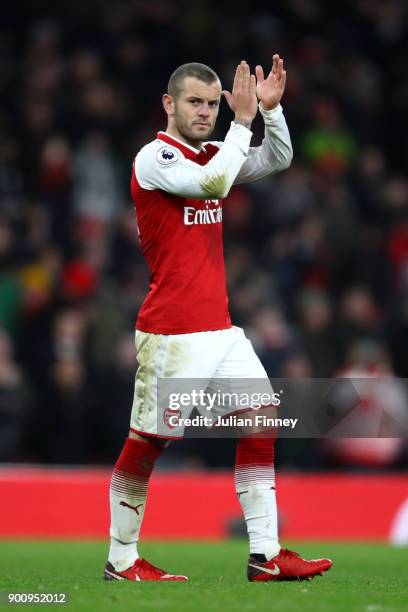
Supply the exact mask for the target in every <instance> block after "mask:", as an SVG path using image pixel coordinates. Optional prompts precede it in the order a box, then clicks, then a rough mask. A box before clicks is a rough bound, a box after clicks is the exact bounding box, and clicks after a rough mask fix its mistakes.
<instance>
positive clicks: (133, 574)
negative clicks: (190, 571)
mask: <svg viewBox="0 0 408 612" xmlns="http://www.w3.org/2000/svg"><path fill="white" fill-rule="evenodd" d="M103 577H104V579H105V580H135V581H136V582H139V581H141V580H163V581H172V582H185V581H186V580H188V578H187V576H176V575H174V574H168V573H167V572H165V571H164V570H162V569H159V568H158V567H156V566H154V565H152V564H151V563H149V562H148V561H146V559H136V561H135V562H134V564H133V565H132V566H131V567H128V568H127V569H125V570H123V571H122V572H117V571H116V570H115V568H114V567H113V565H112V563H109V562H108V563H107V564H106V565H105V571H104V573H103Z"/></svg>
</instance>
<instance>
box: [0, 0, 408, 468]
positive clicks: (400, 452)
mask: <svg viewBox="0 0 408 612" xmlns="http://www.w3.org/2000/svg"><path fill="white" fill-rule="evenodd" d="M407 13H408V5H407V4H406V3H405V2H403V0H357V1H356V2H346V3H344V2H343V3H338V2H323V1H319V0H284V1H283V0H282V1H276V2H273V3H272V2H262V1H261V0H259V1H258V2H257V3H256V5H253V3H250V2H247V1H243V0H234V2H232V1H229V0H226V1H225V2H223V3H216V2H211V1H209V2H194V1H193V2H184V1H174V2H166V1H164V0H149V2H147V1H145V0H123V1H120V0H117V1H115V2H114V1H113V0H87V1H86V2H83V3H73V2H68V0H59V2H57V3H48V2H41V1H39V2H36V3H32V4H29V3H27V4H26V3H24V2H23V3H18V6H17V5H16V7H15V8H14V7H13V5H8V6H7V7H6V9H5V12H4V14H2V23H1V25H0V88H1V96H0V132H1V137H0V461H39V462H55V463H81V462H88V463H89V462H91V463H112V462H113V461H114V460H115V457H116V454H117V452H118V450H119V449H120V447H121V445H122V443H123V439H124V437H125V436H126V432H127V428H128V421H129V414H130V408H131V401H132V396H133V381H134V374H135V369H136V361H135V351H134V341H133V335H134V332H133V328H134V322H135V319H136V313H137V310H138V308H139V307H140V305H141V303H142V301H143V299H144V296H145V293H146V289H147V284H148V270H147V268H146V265H145V263H144V260H143V258H142V256H141V253H140V250H139V246H138V237H137V228H136V220H135V215H134V210H133V206H132V203H131V200H130V194H129V180H130V171H131V164H132V160H133V157H134V155H135V154H136V153H137V151H138V150H139V149H140V147H141V146H142V145H144V144H145V143H146V142H148V141H150V140H152V139H153V138H154V136H155V134H156V132H157V131H158V130H159V129H164V128H165V116H164V113H163V111H162V108H161V94H162V93H163V92H164V91H165V89H166V85H167V80H168V77H169V75H170V74H171V72H172V71H173V70H174V69H175V68H176V67H177V66H178V65H179V64H181V63H185V62H188V61H201V62H204V63H206V64H209V65H210V66H212V67H213V68H214V69H215V70H216V71H217V72H218V74H219V75H220V78H221V80H222V82H223V86H224V87H226V88H230V87H231V83H232V78H233V74H234V69H235V66H236V64H237V63H238V62H239V61H240V60H241V59H246V60H247V61H248V62H249V63H250V65H251V66H252V67H253V66H254V65H255V64H257V63H260V64H262V65H263V66H264V68H265V69H267V68H268V67H269V65H270V63H271V58H272V55H273V53H275V52H279V53H280V55H281V56H282V57H283V58H284V60H285V65H286V69H287V71H288V81H287V90H286V93H285V97H284V100H283V106H284V112H285V116H286V119H287V122H288V125H289V128H290V132H291V136H292V140H293V145H294V161H293V164H292V166H291V168H290V169H289V170H287V171H285V172H284V173H282V174H280V175H277V176H276V177H270V178H267V179H264V180H263V181H260V182H257V183H254V184H252V185H248V186H240V187H236V188H234V189H233V190H232V192H231V194H230V195H229V197H228V198H227V200H226V202H225V251H226V268H227V275H228V283H229V294H230V309H231V315H232V318H233V322H234V323H235V324H236V325H240V326H242V327H244V328H245V329H246V331H247V335H248V336H249V337H250V338H251V340H252V342H253V344H254V347H255V350H256V351H257V353H258V354H259V356H260V357H261V359H262V361H263V363H264V365H265V367H266V369H267V371H268V374H269V375H270V376H271V377H290V378H302V377H333V376H336V375H340V374H341V373H342V372H344V371H352V372H355V371H358V372H359V375H360V376H361V375H365V374H367V376H368V375H373V374H375V373H380V374H384V373H385V375H386V376H391V377H392V376H396V377H405V376H406V375H407V371H408V365H407V364H408V179H407V176H408V174H407V169H408V122H407V121H406V120H405V119H406V117H405V115H406V107H407V104H408V76H407V71H406V66H407V65H408V47H407V45H406V40H407V35H408V19H407ZM230 120H231V114H230V111H228V109H227V108H226V104H225V103H223V105H222V109H221V112H220V118H219V123H218V125H217V130H216V133H215V134H214V139H217V140H222V139H223V135H224V134H225V132H226V130H227V127H228V124H229V122H230ZM253 131H254V137H253V143H254V144H258V143H260V141H261V139H262V131H263V126H262V122H261V120H260V119H258V120H257V122H256V123H255V124H254V127H253ZM350 369H351V370H350ZM279 444H280V452H279V456H280V461H281V464H282V465H283V466H286V467H295V468H296V467H299V466H300V467H310V468H313V469H316V468H325V467H327V466H331V467H333V466H336V465H342V464H345V463H349V464H351V465H356V466H357V465H365V464H366V465H370V464H376V465H378V466H381V467H401V466H402V467H403V466H404V465H407V464H408V459H407V450H406V446H405V445H404V444H403V443H402V442H400V441H394V442H393V443H391V446H392V448H391V449H390V451H389V452H388V453H385V455H383V454H381V452H380V455H381V457H385V458H384V459H383V461H382V462H381V461H378V456H379V454H378V453H377V451H376V448H375V445H376V444H378V442H377V441H373V449H372V452H371V455H370V453H368V455H370V456H371V459H369V460H368V461H365V462H364V461H363V460H360V461H358V460H352V459H350V457H349V458H347V452H346V453H345V452H344V449H343V450H341V451H339V450H338V448H333V447H330V446H328V445H322V444H321V443H320V442H319V441H316V440H299V441H296V440H292V441H281V442H280V443H279ZM172 447H174V448H172ZM172 447H170V448H169V449H168V452H167V453H165V454H164V455H166V454H167V458H166V457H164V459H163V461H164V462H167V463H165V464H163V467H166V465H172V464H177V465H182V466H183V465H184V466H188V467H191V466H196V467H197V468H198V467H200V466H206V465H209V466H213V467H217V466H223V465H225V464H229V463H230V462H231V461H232V459H231V458H232V456H233V444H232V441H228V443H227V444H224V443H221V442H219V441H218V442H216V441H210V442H208V441H203V440H200V441H199V440H186V441H183V442H181V443H177V444H173V445H172ZM373 457H377V459H375V460H374V461H373Z"/></svg>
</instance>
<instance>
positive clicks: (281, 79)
mask: <svg viewBox="0 0 408 612" xmlns="http://www.w3.org/2000/svg"><path fill="white" fill-rule="evenodd" d="M255 73H256V79H257V84H256V95H257V97H258V100H260V102H262V106H263V107H264V109H265V110H272V109H273V108H275V107H276V106H278V104H279V102H280V101H281V99H282V96H283V92H284V91H285V85H286V70H284V69H283V59H281V58H280V57H279V55H278V54H277V53H275V55H274V56H273V58H272V68H271V71H270V73H269V74H268V76H267V77H266V79H265V77H264V71H263V68H262V66H257V67H256V68H255Z"/></svg>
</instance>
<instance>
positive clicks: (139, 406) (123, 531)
mask: <svg viewBox="0 0 408 612" xmlns="http://www.w3.org/2000/svg"><path fill="white" fill-rule="evenodd" d="M218 335H219V334H215V336H212V338H214V337H215V338H217V337H218ZM213 345H214V341H212V343H211V342H210V339H209V336H208V334H205V333H197V334H182V335H173V336H166V335H159V334H148V333H144V332H136V351H137V359H138V362H139V368H138V371H137V374H136V380H135V392H134V399H133V406H132V414H131V419H130V421H131V428H130V434H129V438H128V439H127V440H126V442H125V445H124V447H123V450H122V452H121V454H120V456H119V459H118V461H117V463H116V465H115V468H114V470H113V474H112V480H111V486H110V506H111V529H110V534H111V547H110V551H109V561H108V564H107V566H106V568H105V578H107V579H112V580H115V579H116V580H123V579H130V580H186V579H187V578H186V577H185V576H174V575H170V574H168V573H167V572H164V571H163V570H159V569H158V568H156V567H154V566H152V565H151V564H150V563H148V562H147V561H145V560H144V559H139V557H138V551H137V542H138V539H139V533H140V529H141V526H142V521H143V515H144V510H145V505H146V497H147V491H148V484H149V479H150V476H151V474H152V471H153V469H154V465H155V462H156V461H157V459H158V457H159V456H160V454H161V452H162V451H163V449H164V447H165V446H166V445H167V444H168V442H169V441H170V440H171V439H178V438H179V437H180V436H182V435H183V431H182V428H181V429H180V428H177V429H172V428H171V427H169V428H166V427H167V426H166V425H165V423H163V414H162V413H161V412H160V410H159V406H158V388H159V384H158V383H159V380H160V379H166V380H169V381H170V382H171V383H173V382H174V384H175V385H176V387H177V386H180V385H181V386H182V387H184V386H185V385H183V383H182V381H185V380H188V379H191V380H194V379H197V377H200V379H201V378H202V379H206V378H207V379H209V377H210V375H211V374H212V372H213V370H214V369H215V367H216V366H215V365H214V366H213V365H212V364H211V360H210V359H209V358H208V357H207V355H208V351H209V348H211V346H213ZM215 345H216V346H215V348H216V347H217V346H218V345H219V346H220V347H222V343H221V342H220V341H218V343H217V342H215ZM177 381H180V382H177ZM183 390H184V388H183ZM187 416H188V414H187ZM163 425H165V427H164V431H165V432H166V435H163ZM176 432H177V433H176Z"/></svg>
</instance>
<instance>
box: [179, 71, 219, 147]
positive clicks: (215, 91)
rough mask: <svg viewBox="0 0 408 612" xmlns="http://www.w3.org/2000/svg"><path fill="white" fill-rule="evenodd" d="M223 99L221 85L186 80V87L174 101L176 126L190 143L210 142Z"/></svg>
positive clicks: (191, 79)
mask: <svg viewBox="0 0 408 612" xmlns="http://www.w3.org/2000/svg"><path fill="white" fill-rule="evenodd" d="M220 99H221V83H220V82H219V81H215V82H214V83H211V84H210V85H207V83H204V82H203V81H200V80H199V79H196V78H194V77H186V78H185V79H184V87H183V89H182V90H181V92H180V94H179V95H178V97H177V98H176V99H175V100H174V124H175V127H176V128H177V130H178V131H179V132H180V134H181V136H183V138H185V139H186V140H188V141H190V142H202V141H203V140H208V138H209V136H210V134H211V133H212V131H213V130H214V126H215V122H216V120H217V115H218V110H219V107H220Z"/></svg>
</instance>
